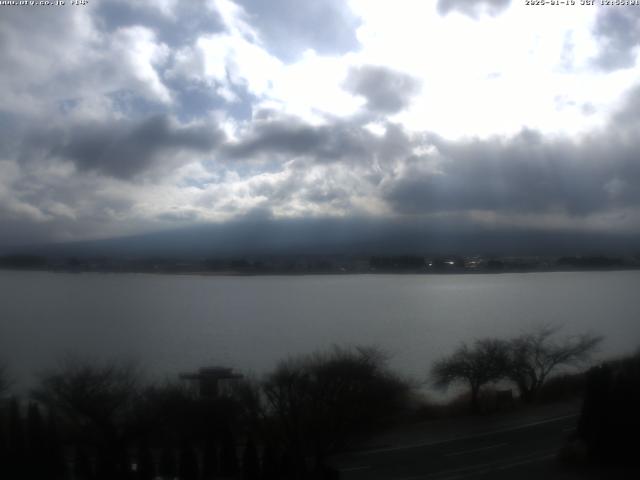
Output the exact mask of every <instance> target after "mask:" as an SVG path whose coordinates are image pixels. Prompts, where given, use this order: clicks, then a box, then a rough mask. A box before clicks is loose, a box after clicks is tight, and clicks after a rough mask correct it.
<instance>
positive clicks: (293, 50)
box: [237, 0, 359, 62]
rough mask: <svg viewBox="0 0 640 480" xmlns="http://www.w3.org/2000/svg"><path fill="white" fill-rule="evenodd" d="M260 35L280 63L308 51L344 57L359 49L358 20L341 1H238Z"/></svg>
mask: <svg viewBox="0 0 640 480" xmlns="http://www.w3.org/2000/svg"><path fill="white" fill-rule="evenodd" d="M237 3H238V4H239V5H242V6H243V7H244V10H245V11H246V13H247V17H248V19H249V20H250V21H251V23H252V25H254V26H255V28H256V29H257V30H258V31H259V32H260V34H261V38H262V39H263V41H264V43H265V45H266V47H267V49H268V50H269V51H270V52H271V53H273V54H274V55H276V56H277V57H278V58H280V59H281V60H283V61H286V62H291V61H294V60H296V59H297V58H298V57H299V56H300V55H301V54H302V53H304V52H305V51H306V50H308V49H312V50H315V51H316V52H317V53H319V54H322V55H336V54H344V53H346V52H349V51H352V50H356V49H357V48H358V46H359V42H358V39H357V37H356V29H357V27H358V25H359V19H358V18H357V17H356V16H355V15H354V14H353V13H352V12H351V11H350V10H349V7H348V3H347V2H344V1H342V0H323V1H320V2H317V1H316V2H300V1H299V0H271V1H269V2H264V1H262V0H238V2H237Z"/></svg>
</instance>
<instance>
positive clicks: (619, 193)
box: [385, 131, 640, 219]
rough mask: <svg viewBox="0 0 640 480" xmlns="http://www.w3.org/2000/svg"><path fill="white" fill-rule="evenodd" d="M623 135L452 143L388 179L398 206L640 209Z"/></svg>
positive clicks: (639, 186)
mask: <svg viewBox="0 0 640 480" xmlns="http://www.w3.org/2000/svg"><path fill="white" fill-rule="evenodd" d="M621 140H623V137H621V136H619V135H617V134H615V133H611V134H603V135H601V136H596V137H594V138H586V139H584V140H582V141H579V142H574V141H571V140H568V139H546V138H544V137H543V136H541V135H540V134H539V133H537V132H535V131H523V132H521V133H520V134H519V135H516V136H514V137H511V138H508V139H504V138H493V139H487V140H466V141H460V142H450V141H446V140H442V139H440V138H437V137H431V138H430V141H431V142H432V143H431V145H432V148H433V153H431V154H430V155H429V154H427V155H424V156H421V157H415V158H414V159H412V160H411V161H409V162H408V163H407V165H406V167H405V169H404V170H403V171H402V172H401V174H400V175H399V176H398V177H397V178H394V179H393V180H391V181H390V182H389V183H388V185H387V191H386V193H385V198H386V199H387V200H388V201H389V202H390V203H391V205H393V208H394V209H395V210H396V211H397V212H401V213H412V214H426V213H443V212H445V213H446V212H465V211H466V212H469V211H474V210H477V211H489V212H492V213H494V214H508V215H531V214H538V215H541V214H557V215H561V216H565V217H579V218H583V219H585V218H586V217H588V216H589V215H593V214H598V213H602V212H611V211H615V210H618V209H625V208H638V207H640V164H639V163H638V162H637V161H636V160H635V158H634V154H633V151H634V149H636V148H638V145H637V144H636V142H634V144H633V145H630V144H629V143H628V142H625V141H621Z"/></svg>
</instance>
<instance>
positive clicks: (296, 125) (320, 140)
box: [226, 116, 408, 162]
mask: <svg viewBox="0 0 640 480" xmlns="http://www.w3.org/2000/svg"><path fill="white" fill-rule="evenodd" d="M407 147H408V140H407V139H406V137H405V134H404V132H402V130H401V129H400V128H399V127H396V126H393V125H390V126H389V128H388V130H387V134H386V135H385V136H384V137H382V138H380V137H376V136H375V135H373V134H372V133H370V132H369V131H367V130H366V129H364V128H362V126H361V125H359V124H357V123H351V122H348V121H345V122H334V123H330V124H328V125H322V126H313V125H309V124H307V123H304V122H302V121H300V120H298V119H296V118H291V117H278V116H275V117H271V116H267V117H266V118H259V119H258V120H256V121H255V122H254V124H253V125H252V126H251V128H250V130H249V131H248V132H246V133H245V135H244V136H243V137H241V139H240V140H239V141H237V142H235V143H233V144H229V145H228V146H227V148H226V154H227V156H229V157H230V158H234V159H246V160H250V159H254V158H260V157H263V156H265V155H267V156H277V157H284V158H291V157H296V156H306V157H310V158H312V159H314V160H317V161H319V162H331V161H337V160H349V161H359V160H362V159H368V158H371V157H372V156H373V155H374V154H376V153H380V154H383V155H384V156H397V155H399V154H403V153H406V151H407V150H406V149H407Z"/></svg>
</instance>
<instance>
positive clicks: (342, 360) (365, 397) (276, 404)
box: [263, 347, 409, 475]
mask: <svg viewBox="0 0 640 480" xmlns="http://www.w3.org/2000/svg"><path fill="white" fill-rule="evenodd" d="M387 360H388V358H387V357H386V356H385V355H384V354H383V353H382V352H381V351H380V350H378V349H375V348H366V347H356V348H351V349H343V348H337V347H336V348H334V349H333V350H332V351H330V352H327V353H316V354H312V355H306V356H302V357H298V358H293V359H290V360H288V361H285V362H282V363H281V364H280V365H279V366H278V367H277V368H276V370H275V372H273V373H272V374H271V375H270V376H269V377H268V378H267V380H266V382H265V384H264V387H263V389H264V393H265V397H266V399H267V402H268V406H269V411H270V413H271V414H272V415H273V416H274V417H275V418H276V419H277V420H278V422H279V425H280V428H281V431H282V435H283V436H284V438H285V444H286V445H285V446H286V451H287V452H288V455H289V457H290V463H291V465H292V468H293V469H294V471H296V472H297V475H302V472H303V471H304V470H305V469H306V467H305V461H304V459H305V458H306V457H309V456H311V457H312V458H314V459H315V462H316V465H322V464H324V462H325V459H326V457H327V455H329V454H330V453H333V452H335V451H337V450H339V449H341V448H343V447H344V446H345V445H346V444H347V443H348V442H349V441H350V440H351V439H352V438H353V437H354V436H356V435H358V434H362V433H364V432H367V431H369V430H371V429H372V428H375V427H376V426H379V424H380V422H381V421H382V420H383V419H385V418H388V417H389V416H391V415H393V414H394V413H396V412H398V411H399V410H400V409H402V408H403V407H404V406H405V404H406V403H405V402H406V400H407V397H408V393H409V387H408V385H407V384H406V383H405V382H404V381H402V380H401V379H399V378H398V377H397V376H396V375H394V374H393V373H392V372H391V371H390V370H389V369H388V368H387Z"/></svg>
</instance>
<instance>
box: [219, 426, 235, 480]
mask: <svg viewBox="0 0 640 480" xmlns="http://www.w3.org/2000/svg"><path fill="white" fill-rule="evenodd" d="M220 473H221V474H222V475H223V476H227V477H232V476H234V475H236V474H237V473H238V455H237V452H236V441H235V438H234V436H233V433H232V432H231V429H230V428H229V426H226V427H225V428H223V429H222V446H221V452H220Z"/></svg>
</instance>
